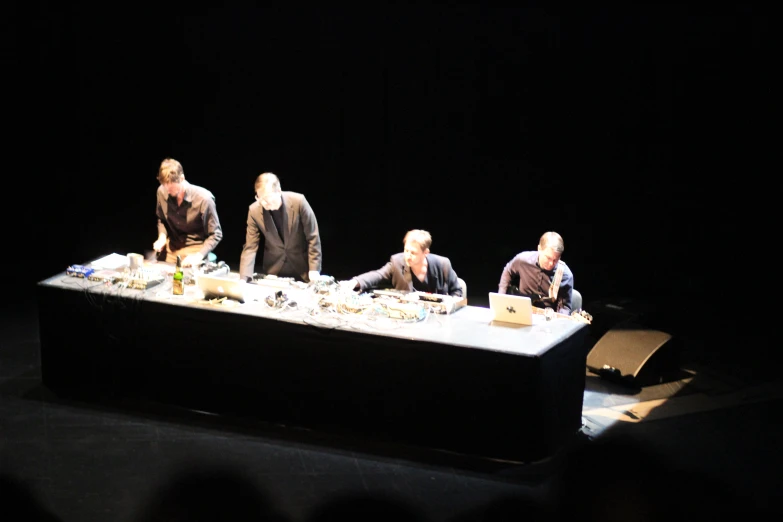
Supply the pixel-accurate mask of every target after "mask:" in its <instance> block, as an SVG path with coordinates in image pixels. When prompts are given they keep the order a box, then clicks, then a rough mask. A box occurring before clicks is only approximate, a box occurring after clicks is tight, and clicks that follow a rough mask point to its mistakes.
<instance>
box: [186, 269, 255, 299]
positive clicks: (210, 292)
mask: <svg viewBox="0 0 783 522" xmlns="http://www.w3.org/2000/svg"><path fill="white" fill-rule="evenodd" d="M196 284H197V285H198V288H199V290H201V292H202V293H203V294H204V299H219V298H221V297H225V298H228V299H233V300H234V301H239V302H240V303H244V302H245V301H246V300H247V295H246V286H245V285H247V283H245V282H244V281H242V280H241V279H228V278H227V277H225V276H222V277H221V276H211V275H208V274H200V275H199V276H198V277H197V278H196Z"/></svg>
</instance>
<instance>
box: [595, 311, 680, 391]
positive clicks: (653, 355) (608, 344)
mask: <svg viewBox="0 0 783 522" xmlns="http://www.w3.org/2000/svg"><path fill="white" fill-rule="evenodd" d="M671 340H672V336H671V335H670V334H668V333H666V332H662V331H660V330H651V329H649V328H646V327H644V326H642V325H639V324H635V323H627V322H626V323H622V324H620V325H618V326H617V327H615V328H612V329H611V330H609V331H608V332H606V333H605V334H604V335H603V336H602V337H601V338H600V339H599V340H598V342H597V343H595V346H593V348H592V350H590V352H589V353H588V354H587V369H588V370H590V371H591V372H593V373H596V374H598V375H600V376H601V377H603V378H605V379H607V380H610V381H615V382H619V383H620V384H625V385H628V386H633V387H641V386H647V385H650V384H659V383H661V382H664V380H665V378H666V376H667V375H669V374H671V373H673V372H674V371H675V370H676V364H677V363H676V361H677V357H676V353H675V350H674V349H673V348H672V345H673V343H671V342H670V341H671Z"/></svg>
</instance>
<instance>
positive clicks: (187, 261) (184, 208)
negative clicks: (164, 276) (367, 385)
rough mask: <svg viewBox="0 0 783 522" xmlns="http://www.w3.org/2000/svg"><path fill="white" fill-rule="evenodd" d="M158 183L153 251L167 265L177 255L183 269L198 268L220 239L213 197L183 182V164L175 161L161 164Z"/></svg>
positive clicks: (202, 189) (173, 261)
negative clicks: (156, 236) (185, 267)
mask: <svg viewBox="0 0 783 522" xmlns="http://www.w3.org/2000/svg"><path fill="white" fill-rule="evenodd" d="M158 181H159V182H160V187H158V196H157V198H158V204H157V208H156V210H155V213H156V214H157V216H158V239H157V240H156V241H155V242H154V243H153V244H152V248H153V249H154V250H155V252H158V253H161V252H165V261H166V262H167V263H175V262H176V260H177V256H180V257H181V258H182V265H183V266H198V265H199V264H201V262H202V261H203V260H204V258H205V257H207V255H208V254H209V253H210V252H212V251H213V250H214V249H215V247H216V246H217V244H218V243H220V240H221V239H223V230H222V229H221V228H220V220H219V219H218V215H217V209H216V207H215V196H214V195H213V194H212V192H210V191H209V190H207V189H205V188H202V187H199V186H196V185H192V184H190V183H188V182H187V181H185V172H184V171H183V170H182V165H181V164H180V162H179V161H177V160H175V159H171V158H166V159H164V160H163V161H162V162H161V164H160V168H159V169H158ZM164 249H165V250H164ZM161 260H163V256H161Z"/></svg>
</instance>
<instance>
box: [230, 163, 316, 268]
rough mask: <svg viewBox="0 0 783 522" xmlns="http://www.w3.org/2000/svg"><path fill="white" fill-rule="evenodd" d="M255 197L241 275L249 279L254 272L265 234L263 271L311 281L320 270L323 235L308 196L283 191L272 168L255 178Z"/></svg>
mask: <svg viewBox="0 0 783 522" xmlns="http://www.w3.org/2000/svg"><path fill="white" fill-rule="evenodd" d="M255 192H256V201H255V203H253V204H252V205H250V208H249V210H248V213H247V230H246V235H245V244H244V246H243V247H242V255H241V257H240V259H239V275H240V277H241V278H243V279H244V280H246V281H250V280H251V279H252V278H253V274H254V273H255V263H256V253H257V252H258V247H259V244H260V243H261V238H262V237H263V238H264V252H263V263H262V271H263V273H264V274H267V275H276V276H279V277H293V278H294V279H296V280H298V281H305V282H310V281H312V280H316V279H318V278H319V277H320V274H321V263H322V261H321V236H320V234H319V232H318V221H317V220H316V218H315V213H314V212H313V209H312V208H311V207H310V203H308V201H307V198H305V196H304V195H303V194H300V193H298V192H290V191H282V190H281V188H280V179H279V178H278V177H277V175H275V174H274V173H272V172H265V173H263V174H261V175H259V176H258V177H257V178H256V182H255Z"/></svg>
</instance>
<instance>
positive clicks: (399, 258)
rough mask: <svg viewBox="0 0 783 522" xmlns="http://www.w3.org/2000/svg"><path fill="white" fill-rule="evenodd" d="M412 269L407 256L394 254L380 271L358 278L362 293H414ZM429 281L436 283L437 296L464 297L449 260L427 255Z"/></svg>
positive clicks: (373, 271) (366, 273)
mask: <svg viewBox="0 0 783 522" xmlns="http://www.w3.org/2000/svg"><path fill="white" fill-rule="evenodd" d="M411 277H413V274H411V269H410V267H409V266H408V265H406V264H405V254H403V253H399V254H394V255H393V256H391V259H389V262H388V263H386V264H385V265H384V266H383V267H382V268H381V269H380V270H372V271H370V272H365V273H364V274H362V275H359V276H356V280H357V281H359V285H360V289H361V291H362V292H364V291H366V290H372V289H375V288H389V286H391V288H394V289H395V290H406V291H413V282H412V281H411ZM427 279H429V281H430V282H431V283H432V282H434V286H435V292H434V293H436V294H441V295H453V296H456V297H463V296H462V288H461V287H460V285H459V280H458V279H457V274H456V272H454V269H453V268H452V267H451V261H449V258H447V257H443V256H438V255H435V254H427Z"/></svg>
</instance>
